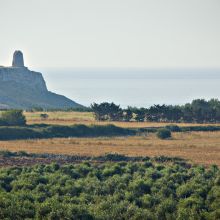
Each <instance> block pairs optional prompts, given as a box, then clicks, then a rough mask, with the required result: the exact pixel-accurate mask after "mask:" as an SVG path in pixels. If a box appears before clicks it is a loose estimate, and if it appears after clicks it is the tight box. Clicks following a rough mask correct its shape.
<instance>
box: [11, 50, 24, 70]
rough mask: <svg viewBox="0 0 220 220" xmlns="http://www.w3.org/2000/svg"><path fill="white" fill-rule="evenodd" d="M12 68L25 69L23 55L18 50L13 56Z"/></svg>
mask: <svg viewBox="0 0 220 220" xmlns="http://www.w3.org/2000/svg"><path fill="white" fill-rule="evenodd" d="M12 67H24V59H23V53H22V52H21V51H20V50H16V51H15V52H14V54H13V61H12Z"/></svg>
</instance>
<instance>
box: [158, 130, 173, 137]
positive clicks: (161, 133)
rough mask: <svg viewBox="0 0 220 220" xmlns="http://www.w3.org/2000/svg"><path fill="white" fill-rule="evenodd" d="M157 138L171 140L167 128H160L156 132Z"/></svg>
mask: <svg viewBox="0 0 220 220" xmlns="http://www.w3.org/2000/svg"><path fill="white" fill-rule="evenodd" d="M157 137H158V138H160V139H168V138H171V131H170V130H169V129H167V128H160V129H158V131H157Z"/></svg>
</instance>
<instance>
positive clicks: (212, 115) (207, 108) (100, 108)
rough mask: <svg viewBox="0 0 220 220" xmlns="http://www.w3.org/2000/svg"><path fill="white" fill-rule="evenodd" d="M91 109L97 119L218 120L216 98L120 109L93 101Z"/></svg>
mask: <svg viewBox="0 0 220 220" xmlns="http://www.w3.org/2000/svg"><path fill="white" fill-rule="evenodd" d="M91 109H92V110H93V112H94V114H95V118H96V120H99V121H138V122H143V121H149V122H175V123H177V122H188V123H217V122H220V101H219V100H218V99H210V100H209V101H206V100H204V99H196V100H193V101H192V103H188V104H185V105H183V106H179V105H154V106H151V107H150V108H134V107H128V108H127V109H122V108H121V107H120V106H119V105H115V104H114V103H107V102H103V103H101V104H97V103H93V104H92V105H91Z"/></svg>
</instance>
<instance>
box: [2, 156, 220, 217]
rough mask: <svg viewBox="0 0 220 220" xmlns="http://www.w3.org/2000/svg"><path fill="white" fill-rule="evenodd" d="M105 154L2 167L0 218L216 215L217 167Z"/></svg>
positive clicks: (219, 193)
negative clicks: (95, 160) (79, 159)
mask: <svg viewBox="0 0 220 220" xmlns="http://www.w3.org/2000/svg"><path fill="white" fill-rule="evenodd" d="M103 158H104V157H103ZM103 158H102V159H103ZM105 158H106V162H104V161H102V163H93V162H92V161H89V160H88V161H84V162H81V163H75V164H65V165H60V164H58V163H51V164H48V165H46V164H39V165H35V166H33V167H12V168H1V169H0V219H63V218H64V217H65V219H103V220H104V219H158V220H159V219H175V220H176V219H177V220H180V219H204V220H206V219H219V217H220V212H219V211H220V210H219V200H220V170H219V168H218V167H217V166H211V167H210V168H207V169H206V168H204V167H202V166H188V165H187V164H184V163H182V164H181V163H179V161H176V159H174V160H172V159H171V158H166V157H158V158H155V159H149V158H145V159H144V158H142V159H141V161H137V160H132V161H129V160H128V161H125V159H126V157H124V156H122V155H121V157H120V155H106V157H105ZM112 159H113V160H118V162H112ZM127 159H128V158H127Z"/></svg>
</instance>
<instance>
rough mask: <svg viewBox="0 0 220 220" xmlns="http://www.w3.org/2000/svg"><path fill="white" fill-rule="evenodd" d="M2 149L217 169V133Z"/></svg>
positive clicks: (13, 144) (32, 143) (30, 143)
mask: <svg viewBox="0 0 220 220" xmlns="http://www.w3.org/2000/svg"><path fill="white" fill-rule="evenodd" d="M0 149H1V150H10V151H21V150H23V151H27V152H32V153H55V154H56V153H57V154H77V155H103V154H106V153H119V154H125V155H130V156H159V155H165V156H178V157H182V158H185V159H188V160H189V161H190V162H193V163H198V164H205V165H211V164H217V165H219V166H220V132H185V133H173V137H172V139H171V140H159V139H158V138H157V137H156V135H155V134H149V135H147V136H134V137H115V138H107V137H106V138H66V139H65V138H54V139H41V140H19V141H1V142H0Z"/></svg>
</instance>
